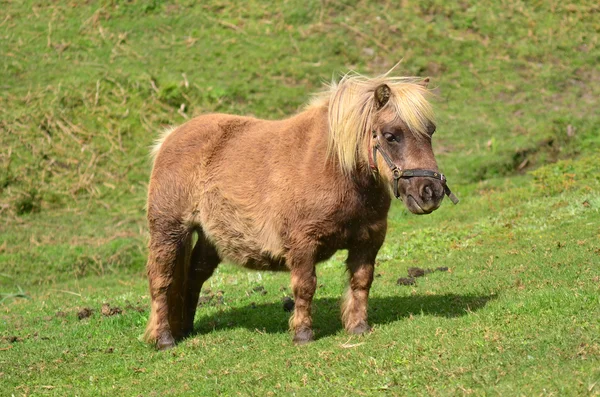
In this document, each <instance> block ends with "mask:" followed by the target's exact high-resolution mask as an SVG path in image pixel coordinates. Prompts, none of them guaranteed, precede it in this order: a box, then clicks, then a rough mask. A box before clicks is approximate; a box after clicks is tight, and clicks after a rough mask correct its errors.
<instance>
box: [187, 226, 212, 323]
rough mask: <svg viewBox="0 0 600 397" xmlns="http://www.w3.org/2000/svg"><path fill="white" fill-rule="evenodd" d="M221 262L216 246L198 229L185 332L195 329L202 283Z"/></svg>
mask: <svg viewBox="0 0 600 397" xmlns="http://www.w3.org/2000/svg"><path fill="white" fill-rule="evenodd" d="M219 262H221V258H220V257H219V254H218V253H217V250H216V249H215V247H214V246H213V245H212V244H211V243H210V242H209V241H208V240H207V239H206V236H205V235H204V233H203V232H202V230H198V241H197V242H196V245H195V246H194V250H193V251H192V258H191V260H190V264H189V274H188V275H187V277H186V288H185V293H186V296H185V309H184V310H185V313H184V324H183V332H184V334H185V335H189V334H190V333H191V332H192V331H193V330H194V316H195V314H196V306H197V305H198V297H199V295H200V290H201V289H202V285H203V284H204V282H205V281H206V280H208V279H209V278H210V276H212V274H213V272H214V270H215V269H216V268H217V266H218V265H219Z"/></svg>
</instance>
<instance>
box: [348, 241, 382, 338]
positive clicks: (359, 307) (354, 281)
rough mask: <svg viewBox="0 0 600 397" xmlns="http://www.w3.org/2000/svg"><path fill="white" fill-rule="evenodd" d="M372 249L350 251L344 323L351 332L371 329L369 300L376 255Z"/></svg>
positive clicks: (357, 332)
mask: <svg viewBox="0 0 600 397" xmlns="http://www.w3.org/2000/svg"><path fill="white" fill-rule="evenodd" d="M376 254H377V251H375V252H374V253H373V252H372V250H359V249H353V250H349V252H348V260H347V263H346V264H347V267H348V271H349V273H350V286H349V287H348V290H347V291H346V296H345V297H344V301H343V303H342V323H343V324H344V328H345V329H346V331H348V332H349V333H351V334H362V333H365V332H368V331H370V330H371V327H369V323H368V322H367V301H368V299H369V290H370V289H371V283H372V282H373V271H374V267H375V256H376Z"/></svg>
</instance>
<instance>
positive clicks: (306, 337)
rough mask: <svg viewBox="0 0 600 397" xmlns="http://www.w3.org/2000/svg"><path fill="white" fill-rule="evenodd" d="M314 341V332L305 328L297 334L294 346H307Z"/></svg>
mask: <svg viewBox="0 0 600 397" xmlns="http://www.w3.org/2000/svg"><path fill="white" fill-rule="evenodd" d="M313 340H314V339H313V332H312V329H310V328H303V329H301V330H299V331H298V332H296V334H295V335H294V339H293V341H294V344H295V345H296V346H302V345H306V344H307V343H310V342H312V341H313Z"/></svg>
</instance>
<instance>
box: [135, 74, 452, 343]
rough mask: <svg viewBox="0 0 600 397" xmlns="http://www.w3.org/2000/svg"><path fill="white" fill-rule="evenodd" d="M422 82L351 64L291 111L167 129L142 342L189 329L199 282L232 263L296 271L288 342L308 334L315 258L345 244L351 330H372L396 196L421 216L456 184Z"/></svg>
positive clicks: (160, 152)
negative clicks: (446, 168) (374, 287)
mask: <svg viewBox="0 0 600 397" xmlns="http://www.w3.org/2000/svg"><path fill="white" fill-rule="evenodd" d="M427 82H428V80H427V79H419V78H412V77H410V78H408V77H390V76H389V75H388V74H386V75H383V76H380V77H377V78H373V79H369V78H366V77H363V76H360V75H357V74H349V75H346V76H344V77H343V78H342V79H341V81H339V83H337V84H336V83H334V84H332V85H331V86H330V87H329V88H328V90H326V91H325V92H323V93H321V94H319V95H318V96H317V97H316V98H315V99H314V100H313V101H312V102H311V103H310V105H308V106H307V108H306V109H305V110H304V111H303V112H301V113H299V114H297V115H296V116H293V117H291V118H289V119H286V120H281V121H271V120H260V119H255V118H252V117H241V116H233V115H225V114H209V115H204V116H200V117H197V118H195V119H193V120H190V121H188V122H187V123H185V124H183V125H181V126H180V127H177V128H175V129H172V130H169V131H167V132H165V133H164V134H163V136H162V137H161V138H160V139H159V141H158V142H157V144H156V146H155V148H154V150H153V156H154V168H153V170H152V176H151V178H150V185H149V192H148V222H149V227H150V243H149V257H148V264H147V270H148V278H149V283H150V294H151V297H152V309H151V310H152V311H151V314H150V319H149V321H148V326H147V329H146V332H145V339H146V340H147V341H148V342H151V343H155V344H156V345H157V347H158V348H159V349H165V348H170V347H172V346H174V344H175V341H176V340H178V339H180V338H182V337H184V336H186V335H188V334H189V333H190V332H191V331H192V330H193V324H194V315H195V312H196V306H197V303H198V296H199V293H200V288H201V287H202V284H203V283H204V282H205V281H206V280H207V279H208V278H209V277H210V276H211V275H212V273H213V271H214V270H215V268H216V267H217V265H218V264H219V262H221V261H222V260H226V261H230V262H233V263H237V264H239V265H241V266H244V267H247V268H250V269H257V270H288V271H290V272H291V286H292V290H293V293H294V300H295V310H294V313H293V315H292V317H291V319H290V328H291V330H292V332H293V340H294V342H295V343H298V344H303V343H306V342H309V341H311V340H312V339H313V332H312V318H311V303H312V299H313V296H314V293H315V288H316V285H317V276H316V272H315V265H316V264H317V263H318V262H321V261H324V260H326V259H328V258H329V257H331V256H332V255H333V254H334V253H335V252H336V251H337V250H339V249H347V250H348V259H347V268H348V271H349V274H350V286H349V288H348V291H347V294H346V297H345V299H344V302H343V305H342V321H343V324H344V327H345V328H346V330H347V331H348V332H350V333H352V334H361V333H364V332H367V331H369V330H370V327H369V325H368V323H367V299H368V296H369V289H370V287H371V282H372V281H373V268H374V265H375V257H376V256H377V252H378V251H379V248H380V247H381V245H382V243H383V240H384V238H385V234H386V227H387V213H388V210H389V208H390V202H391V197H392V195H393V196H396V197H397V198H400V199H402V200H403V201H404V203H405V205H406V207H407V208H408V209H409V210H410V211H411V212H413V213H415V214H428V213H430V212H432V211H434V210H435V209H437V208H438V207H439V206H440V204H441V202H442V199H443V197H444V193H445V192H446V194H448V195H451V193H450V191H449V189H448V188H447V186H446V183H445V182H446V180H445V177H444V176H443V175H442V174H440V173H439V172H438V171H437V164H436V161H435V158H434V156H433V151H432V148H431V135H432V134H433V132H434V130H435V126H434V124H433V112H432V108H431V106H430V104H429V103H428V101H427V98H426V97H427V95H428V90H427V87H426V86H427ZM378 154H379V156H378ZM451 198H452V199H453V201H454V197H453V196H451ZM194 233H196V234H197V242H196V243H195V245H193V246H192V243H193V241H194V240H193V237H194Z"/></svg>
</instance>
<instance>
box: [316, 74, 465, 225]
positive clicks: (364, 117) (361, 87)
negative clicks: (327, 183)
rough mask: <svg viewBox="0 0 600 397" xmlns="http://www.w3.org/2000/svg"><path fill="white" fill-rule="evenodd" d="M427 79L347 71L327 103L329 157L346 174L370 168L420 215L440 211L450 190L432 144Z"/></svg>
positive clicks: (393, 192) (390, 189)
mask: <svg viewBox="0 0 600 397" xmlns="http://www.w3.org/2000/svg"><path fill="white" fill-rule="evenodd" d="M388 74H389V72H388ZM427 83H428V79H420V78H412V77H388V75H387V74H386V75H383V76H380V77H377V78H373V79H370V78H367V77H364V76H360V75H357V74H352V75H346V76H344V77H343V78H342V79H341V81H340V82H339V83H337V84H335V83H334V84H332V86H331V87H330V96H329V101H328V110H329V154H330V156H334V157H336V158H337V160H338V162H339V166H340V167H341V169H342V170H343V172H345V173H347V174H351V173H353V172H360V170H366V169H369V170H370V172H372V173H373V174H374V175H375V176H376V177H378V178H381V180H382V182H383V183H386V184H388V185H389V191H390V193H391V194H393V195H394V196H396V197H397V198H400V199H402V201H404V204H405V205H406V207H407V208H408V209H409V210H410V211H411V212H413V213H415V214H428V213H430V212H432V211H434V210H436V209H437V208H438V207H439V206H440V204H441V202H442V199H443V197H444V192H445V191H446V189H447V187H446V185H445V177H444V176H443V175H442V174H441V173H439V171H438V168H437V163H436V161H435V157H434V155H433V150H432V147H431V138H432V135H433V133H434V131H435V124H434V120H433V110H432V108H431V105H430V104H429V102H428V101H427V96H428V95H429V90H428V89H427ZM448 193H449V189H448V190H447V194H448ZM450 194H451V193H450ZM451 198H452V199H453V201H454V199H455V198H454V197H453V196H451Z"/></svg>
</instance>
